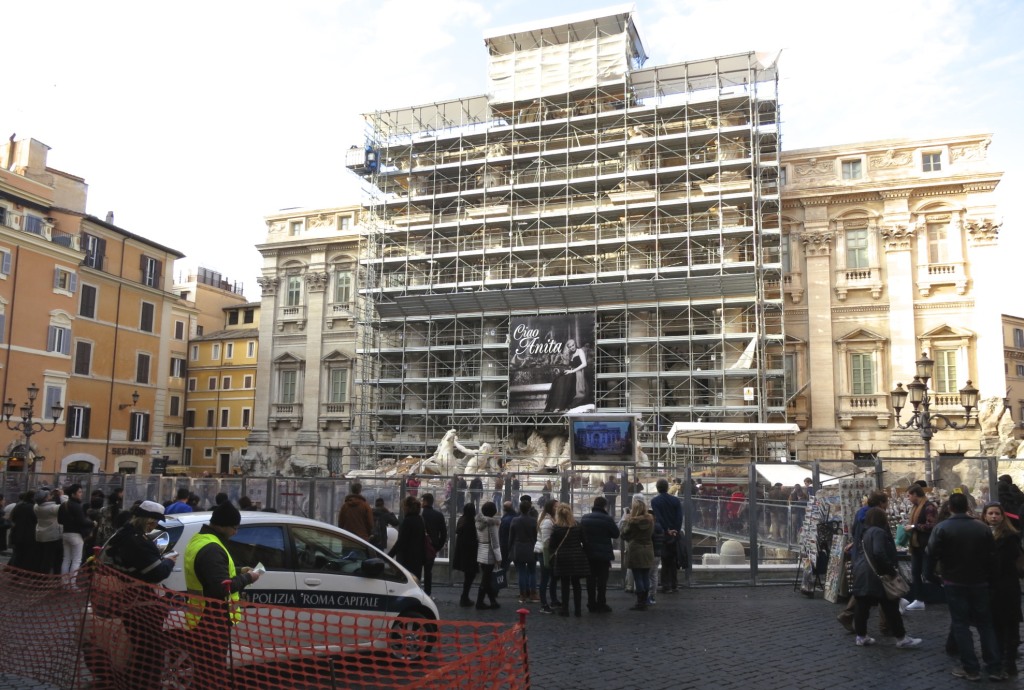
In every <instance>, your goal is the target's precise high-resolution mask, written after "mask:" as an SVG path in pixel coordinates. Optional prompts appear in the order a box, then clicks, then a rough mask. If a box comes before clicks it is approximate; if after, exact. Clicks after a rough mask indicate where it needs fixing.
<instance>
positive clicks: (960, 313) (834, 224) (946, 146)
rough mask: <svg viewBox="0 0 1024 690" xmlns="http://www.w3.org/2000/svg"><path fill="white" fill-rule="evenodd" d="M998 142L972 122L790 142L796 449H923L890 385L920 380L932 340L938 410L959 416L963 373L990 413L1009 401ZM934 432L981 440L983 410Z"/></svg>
mask: <svg viewBox="0 0 1024 690" xmlns="http://www.w3.org/2000/svg"><path fill="white" fill-rule="evenodd" d="M989 143H990V135H987V134H976V135H967V136H959V137H948V138H936V139H922V140H914V141H911V140H906V139H894V140H888V141H878V142H869V143H861V144H850V145H842V146H827V147H820V148H813V149H801V150H795V151H788V152H784V153H783V155H782V181H783V186H782V195H783V205H782V221H781V222H782V233H783V243H782V257H783V273H784V277H783V289H784V294H785V332H786V352H785V357H784V359H785V369H786V374H787V376H786V387H787V399H788V416H789V419H790V420H791V421H795V422H797V423H798V424H799V425H800V427H801V429H802V430H803V431H802V433H801V434H800V436H799V443H798V456H799V458H800V459H805V458H806V459H842V460H856V461H862V462H867V461H871V460H872V459H873V458H874V457H875V455H876V454H877V455H879V456H881V457H907V458H909V457H922V456H923V453H924V447H923V442H922V438H921V434H920V433H919V432H918V431H916V430H907V431H901V430H897V429H895V428H894V422H893V415H892V407H891V402H890V391H891V390H892V389H893V388H895V387H896V386H897V385H898V384H902V385H903V386H904V387H906V386H907V385H908V384H909V383H911V381H912V380H913V378H914V371H915V361H916V360H917V359H919V358H920V357H921V353H923V352H927V353H928V355H929V356H930V358H931V359H932V360H934V362H935V369H934V374H933V376H932V379H931V381H930V382H929V389H930V391H931V396H932V397H931V402H932V412H933V413H935V412H938V413H942V414H946V415H949V416H950V417H951V418H952V419H953V420H955V421H963V413H964V409H963V407H962V406H961V404H960V395H959V391H960V389H962V388H965V387H966V386H967V384H968V381H972V382H973V383H974V385H975V386H976V387H977V388H978V389H980V398H981V401H982V402H981V403H980V407H981V409H982V415H983V417H984V416H985V415H987V414H989V413H990V411H991V410H993V409H994V408H998V409H999V410H1001V409H1002V401H1003V398H1004V397H1005V396H1006V391H1005V388H1006V378H1005V376H1004V372H1003V366H1002V360H1003V358H1002V357H997V356H996V353H997V352H999V351H1001V349H1002V348H1003V337H1002V333H1001V329H1000V313H999V312H1000V309H999V306H998V305H999V300H998V293H997V292H996V291H997V289H998V286H997V283H996V281H997V276H998V273H997V272H996V270H995V267H996V266H997V263H996V259H997V252H998V244H997V240H998V233H999V222H998V214H997V213H996V209H995V208H994V206H993V203H994V202H993V198H992V192H993V190H995V188H996V186H997V185H998V184H999V181H1000V179H1001V177H1002V175H1001V173H1000V172H998V171H996V170H994V169H993V167H992V165H991V163H990V162H989V160H988V157H987V151H988V147H989ZM1011 342H1012V341H1011ZM1022 347H1024V343H1022ZM1006 352H1007V356H1009V352H1010V350H1009V349H1007V350H1006ZM908 407H909V406H908ZM997 411H998V410H997ZM908 412H909V410H908V409H905V410H903V421H904V422H906V421H907V418H908ZM931 447H932V451H933V453H934V454H936V455H937V456H940V457H942V456H945V457H949V458H950V459H955V458H956V457H958V456H965V455H966V456H969V455H972V454H978V453H979V452H980V451H981V450H982V436H981V433H980V425H974V428H970V429H967V430H964V431H954V430H945V431H939V432H937V433H936V434H935V436H934V438H933V439H932V441H931ZM991 450H992V449H989V452H991Z"/></svg>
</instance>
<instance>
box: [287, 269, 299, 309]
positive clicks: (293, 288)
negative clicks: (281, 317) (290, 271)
mask: <svg viewBox="0 0 1024 690" xmlns="http://www.w3.org/2000/svg"><path fill="white" fill-rule="evenodd" d="M300 304H302V276H288V291H287V293H286V294H285V305H286V306H289V307H297V306H299V305H300Z"/></svg>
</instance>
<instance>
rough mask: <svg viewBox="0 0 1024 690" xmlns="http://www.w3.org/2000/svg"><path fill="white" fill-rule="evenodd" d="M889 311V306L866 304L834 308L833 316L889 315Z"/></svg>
mask: <svg viewBox="0 0 1024 690" xmlns="http://www.w3.org/2000/svg"><path fill="white" fill-rule="evenodd" d="M889 311H890V309H889V305H888V304H879V305H872V304H865V305H862V306H851V307H832V313H833V314H864V313H868V312H871V313H874V314H888V313H889Z"/></svg>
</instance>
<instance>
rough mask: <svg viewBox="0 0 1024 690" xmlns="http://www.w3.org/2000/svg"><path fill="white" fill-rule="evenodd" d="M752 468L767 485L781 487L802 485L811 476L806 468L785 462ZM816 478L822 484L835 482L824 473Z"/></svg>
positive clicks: (764, 464) (833, 478)
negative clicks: (755, 469)
mask: <svg viewBox="0 0 1024 690" xmlns="http://www.w3.org/2000/svg"><path fill="white" fill-rule="evenodd" d="M754 467H755V468H757V473H758V474H759V475H761V477H763V478H764V480H765V481H767V482H768V483H769V484H776V483H779V484H782V485H783V486H796V485H797V484H802V483H803V481H804V479H806V478H807V477H810V476H811V474H812V473H811V470H809V469H807V468H806V467H802V466H800V465H795V464H790V463H786V462H782V463H778V464H774V463H773V464H768V463H758V464H756V465H754ZM818 477H819V480H820V481H821V483H822V484H824V483H825V482H831V481H835V479H836V478H835V477H833V476H832V475H831V474H825V473H824V472H820V473H818Z"/></svg>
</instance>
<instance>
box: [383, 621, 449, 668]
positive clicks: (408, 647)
mask: <svg viewBox="0 0 1024 690" xmlns="http://www.w3.org/2000/svg"><path fill="white" fill-rule="evenodd" d="M433 620H434V619H433V617H432V616H430V615H428V614H427V613H426V612H425V611H422V610H418V609H416V610H412V611H405V612H403V613H402V614H401V615H400V617H399V619H398V620H396V621H395V622H394V623H392V624H391V632H390V634H389V636H388V651H389V652H390V653H391V656H392V658H394V659H401V660H402V661H421V660H422V659H423V658H424V657H425V656H427V655H428V654H430V652H431V651H433V649H434V645H435V644H437V625H436V624H435V623H434V622H433Z"/></svg>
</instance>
